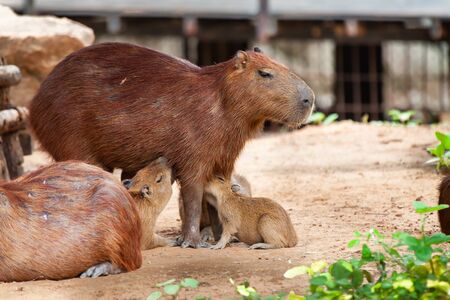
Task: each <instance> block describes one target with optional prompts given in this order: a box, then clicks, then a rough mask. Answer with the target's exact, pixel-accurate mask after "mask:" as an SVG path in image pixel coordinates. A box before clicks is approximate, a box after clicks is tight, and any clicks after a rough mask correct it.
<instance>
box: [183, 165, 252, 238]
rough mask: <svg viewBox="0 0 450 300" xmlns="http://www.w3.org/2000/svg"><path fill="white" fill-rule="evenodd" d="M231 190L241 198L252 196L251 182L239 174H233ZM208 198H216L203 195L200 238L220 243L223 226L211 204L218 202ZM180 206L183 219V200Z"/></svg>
mask: <svg viewBox="0 0 450 300" xmlns="http://www.w3.org/2000/svg"><path fill="white" fill-rule="evenodd" d="M231 190H232V191H233V192H235V193H237V194H238V195H240V196H246V197H251V196H252V190H251V185H250V182H248V180H247V178H245V177H244V176H242V175H239V174H235V173H233V175H232V176H231ZM208 198H214V196H213V195H211V194H209V193H205V194H204V195H203V203H202V216H201V219H200V230H201V231H200V236H201V238H202V241H204V242H210V241H214V240H215V241H218V240H219V239H220V236H221V234H222V226H221V224H220V221H219V219H218V215H217V210H216V209H215V208H214V206H212V205H211V204H209V203H211V202H214V201H216V200H215V199H208ZM178 204H179V208H180V218H181V219H183V217H184V213H183V209H182V208H183V206H182V203H181V199H179V200H178ZM212 216H214V217H212ZM215 216H217V220H216V219H213V218H216V217H215Z"/></svg>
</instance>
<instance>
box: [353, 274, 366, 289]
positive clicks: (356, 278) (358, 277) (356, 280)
mask: <svg viewBox="0 0 450 300" xmlns="http://www.w3.org/2000/svg"><path fill="white" fill-rule="evenodd" d="M363 280H364V276H363V272H362V271H361V270H360V269H356V270H354V271H353V278H352V286H353V287H354V288H355V289H356V288H358V287H360V286H361V284H362V283H363Z"/></svg>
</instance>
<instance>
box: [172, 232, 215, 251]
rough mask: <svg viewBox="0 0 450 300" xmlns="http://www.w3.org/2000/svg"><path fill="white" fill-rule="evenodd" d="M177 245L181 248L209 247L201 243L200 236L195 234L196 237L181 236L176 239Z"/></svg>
mask: <svg viewBox="0 0 450 300" xmlns="http://www.w3.org/2000/svg"><path fill="white" fill-rule="evenodd" d="M177 245H179V246H180V247H181V248H208V247H209V246H210V245H209V244H208V243H206V242H203V241H202V240H201V239H200V235H199V234H197V237H195V236H194V237H192V236H189V235H188V236H185V235H183V234H181V235H180V236H178V238H177Z"/></svg>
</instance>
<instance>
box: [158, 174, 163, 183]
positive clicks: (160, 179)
mask: <svg viewBox="0 0 450 300" xmlns="http://www.w3.org/2000/svg"><path fill="white" fill-rule="evenodd" d="M163 178H164V176H163V175H159V177H158V179H156V183H161V181H162V180H163Z"/></svg>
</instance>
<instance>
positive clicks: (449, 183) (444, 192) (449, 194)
mask: <svg viewBox="0 0 450 300" xmlns="http://www.w3.org/2000/svg"><path fill="white" fill-rule="evenodd" d="M439 204H448V205H450V175H448V176H445V177H444V178H443V179H442V181H441V184H440V185H439ZM438 216H439V224H440V225H441V231H442V232H443V233H445V234H450V208H446V209H443V210H440V211H438Z"/></svg>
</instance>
